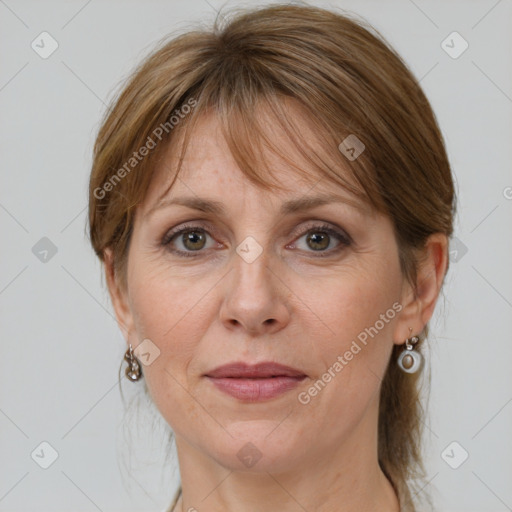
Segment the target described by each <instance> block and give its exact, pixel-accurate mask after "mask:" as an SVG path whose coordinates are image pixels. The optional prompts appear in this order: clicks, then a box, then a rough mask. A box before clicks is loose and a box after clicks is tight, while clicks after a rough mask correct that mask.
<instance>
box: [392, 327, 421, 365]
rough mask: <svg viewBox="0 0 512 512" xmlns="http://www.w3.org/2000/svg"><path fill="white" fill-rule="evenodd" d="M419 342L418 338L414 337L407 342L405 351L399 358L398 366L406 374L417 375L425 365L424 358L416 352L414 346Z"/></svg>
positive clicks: (410, 329)
mask: <svg viewBox="0 0 512 512" xmlns="http://www.w3.org/2000/svg"><path fill="white" fill-rule="evenodd" d="M409 331H410V332H412V328H411V327H409ZM419 340H420V339H419V338H418V336H412V338H408V339H407V340H405V350H404V351H403V352H402V353H401V354H400V356H399V357H398V361H397V363H398V366H399V367H400V369H401V370H402V371H404V372H406V373H416V372H417V371H418V370H419V369H420V367H421V366H422V364H423V356H422V355H421V354H420V353H419V352H416V351H415V350H414V345H415V344H416V343H418V341H419Z"/></svg>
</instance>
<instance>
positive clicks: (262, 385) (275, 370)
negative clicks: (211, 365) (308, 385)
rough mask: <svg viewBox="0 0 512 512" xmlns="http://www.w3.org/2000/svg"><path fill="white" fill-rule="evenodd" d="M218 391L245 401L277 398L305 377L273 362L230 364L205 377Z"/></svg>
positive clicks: (292, 369) (290, 368)
mask: <svg viewBox="0 0 512 512" xmlns="http://www.w3.org/2000/svg"><path fill="white" fill-rule="evenodd" d="M205 377H206V378H207V379H209V380H210V381H211V382H212V383H213V384H214V385H215V387H216V388H217V389H219V390H220V391H222V392H223V393H225V394H228V395H230V396H231V397H233V398H236V399H238V400H241V401H244V402H259V401H263V400H270V399H272V398H276V397H277V396H279V395H282V394H283V393H285V392H287V391H290V390H292V389H294V388H295V387H297V386H298V385H299V383H300V382H301V381H302V380H303V379H305V378H306V377H307V375H306V374H305V373H304V372H302V371H300V370H297V369H296V368H292V367H290V366H285V365H282V364H278V363H273V362H263V363H258V364H255V365H249V364H246V363H229V364H226V365H223V366H219V367H218V368H216V369H215V370H212V371H210V372H208V373H207V374H205Z"/></svg>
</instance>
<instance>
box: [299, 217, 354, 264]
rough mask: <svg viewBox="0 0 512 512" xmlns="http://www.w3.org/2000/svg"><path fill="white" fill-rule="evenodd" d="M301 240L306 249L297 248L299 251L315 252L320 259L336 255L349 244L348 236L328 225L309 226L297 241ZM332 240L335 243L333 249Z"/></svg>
mask: <svg viewBox="0 0 512 512" xmlns="http://www.w3.org/2000/svg"><path fill="white" fill-rule="evenodd" d="M303 238H305V246H306V248H305V249H302V248H301V247H299V249H301V250H305V251H307V252H317V253H319V254H318V256H320V257H323V256H327V255H331V254H333V253H337V252H339V251H341V250H342V249H343V248H345V247H347V246H349V245H350V244H351V240H350V237H349V236H348V235H346V234H345V233H344V232H343V231H341V230H337V229H334V228H333V227H331V226H330V225H328V224H319V225H313V226H311V227H310V228H309V229H308V230H307V231H306V233H304V234H303V235H302V236H301V237H300V238H299V239H298V240H301V239H303ZM333 239H334V241H335V243H334V248H333V247H332V245H333ZM294 245H295V244H294ZM329 248H330V249H329Z"/></svg>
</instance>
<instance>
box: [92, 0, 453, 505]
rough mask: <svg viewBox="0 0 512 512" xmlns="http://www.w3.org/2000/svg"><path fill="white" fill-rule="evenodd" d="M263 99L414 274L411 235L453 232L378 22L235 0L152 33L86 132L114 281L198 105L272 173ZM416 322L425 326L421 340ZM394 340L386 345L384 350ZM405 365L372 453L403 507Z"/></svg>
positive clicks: (98, 232) (255, 169)
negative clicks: (156, 40)
mask: <svg viewBox="0 0 512 512" xmlns="http://www.w3.org/2000/svg"><path fill="white" fill-rule="evenodd" d="M284 100H286V101H284ZM290 102H292V103H293V105H294V107H295V108H297V109H299V110H300V112H301V114H302V116H303V117H302V118H303V119H306V120H307V121H308V123H310V125H311V126H312V127H313V128H314V132H315V133H316V134H321V136H319V137H318V141H319V142H320V144H321V147H322V151H321V152H319V151H317V150H315V149H314V148H313V147H312V145H311V144H309V143H308V140H307V138H305V137H304V136H302V135H301V133H300V131H299V129H298V127H297V126H296V125H295V124H294V122H293V121H292V119H291V118H290V116H289V111H288V110H287V109H286V105H285V104H288V103H290ZM187 105H188V106H189V107H190V108H185V107H186V106H187ZM262 106H265V107H267V108H266V109H265V112H268V113H269V115H271V116H272V119H273V123H275V125H276V126H278V127H280V128H281V129H282V130H284V132H285V133H287V134H288V135H289V137H290V140H291V141H293V143H294V144H295V146H296V148H297V150H298V152H299V153H300V154H301V155H302V157H303V158H304V159H305V160H306V161H309V162H310V163H312V164H313V165H314V166H315V169H318V173H319V176H321V177H323V178H325V179H328V180H331V181H332V182H334V183H336V184H338V185H341V186H343V187H344V188H346V189H347V190H349V191H350V192H351V193H353V194H355V195H356V196H357V197H358V198H359V199H360V200H361V201H365V202H366V203H368V204H370V205H371V206H372V207H373V208H374V209H375V210H376V211H379V212H382V213H384V214H385V215H388V216H389V217H390V219H391V220H392V222H393V225H394V229H395V236H396V240H397V244H398V248H399V254H400V265H401V269H402V272H403V274H404V276H405V277H406V278H407V279H408V280H409V282H410V283H412V284H414V285H416V284H417V283H416V269H417V265H418V254H419V253H420V252H419V251H420V249H421V248H422V247H423V246H424V243H425V241H426V239H427V237H428V236H429V235H431V234H433V233H437V232H441V233H444V234H446V235H447V236H450V235H451V234H452V225H453V215H454V212H455V192H454V186H453V181H452V176H451V171H450V165H449V162H448V158H447V154H446V150H445V147H444V141H443V137H442V135H441V132H440V130H439V127H438V124H437V121H436V118H435V115H434V113H433V111H432V109H431V106H430V104H429V102H428V100H427V98H426V97H425V95H424V93H423V91H422V89H421V88H420V85H419V83H418V81H417V80H416V78H415V77H414V76H413V75H412V73H411V72H410V71H409V70H408V68H407V66H406V65H405V64H404V62H403V61H402V59H401V58H400V56H399V55H398V54H397V53H396V52H395V51H394V50H393V49H392V48H391V47H390V46H389V45H388V44H387V43H386V41H385V39H384V38H383V37H382V35H381V34H380V33H379V32H377V31H376V30H375V29H374V28H373V27H371V26H370V25H369V24H367V23H366V22H364V21H361V20H356V19H355V18H353V17H351V16H350V15H347V14H339V13H335V12H331V11H328V10H324V9H321V8H316V7H312V6H306V5H302V6H297V5H274V6H271V7H266V8H260V9H255V10H249V11H243V12H241V13H237V14H236V16H235V17H234V18H232V19H231V20H227V21H226V22H225V23H219V21H218V20H216V21H215V23H214V26H213V28H212V29H211V30H204V29H197V30H192V31H190V32H188V33H185V34H183V35H180V36H179V37H175V38H174V39H172V40H171V41H167V42H166V41H164V42H162V43H161V45H160V46H159V48H157V49H156V50H155V51H154V52H153V53H152V54H151V55H150V56H149V57H148V58H147V59H145V60H144V62H142V64H141V65H140V66H139V68H138V69H137V70H136V71H135V72H134V73H133V75H132V76H131V77H130V79H129V81H128V83H127V85H126V87H125V88H124V90H123V91H122V93H121V94H120V95H119V97H118V98H116V99H115V101H114V104H113V108H112V109H111V110H110V111H109V112H108V113H107V114H106V118H105V120H104V121H103V124H102V126H101V128H100V131H99V134H98V137H97V140H96V143H95V146H94V162H93V168H92V173H91V178H90V189H89V199H90V202H89V223H90V237H91V243H92V246H93V247H94V250H95V252H96V254H97V255H98V257H99V258H100V259H103V257H104V250H105V249H106V248H111V249H112V250H113V254H114V270H115V273H116V275H117V277H118V279H119V282H120V284H121V285H122V286H126V261H127V254H128V249H129V241H130V234H131V231H132V226H133V220H134V214H135V210H136V207H137V205H138V204H140V202H141V201H142V200H143V199H144V197H145V195H146V192H147V190H148V186H149V183H150V181H151V179H152V176H153V172H154V169H155V166H156V163H157V162H158V161H159V160H160V159H161V158H162V156H163V153H162V152H163V151H164V148H165V147H168V146H169V143H170V142H171V141H174V140H176V139H177V136H178V134H180V135H183V141H184V144H183V147H182V152H181V156H180V162H181V159H182V157H183V155H184V152H185V150H186V144H187V141H188V139H189V137H190V133H192V130H193V127H194V124H195V122H197V120H198V119H199V118H200V116H201V115H203V114H204V113H205V112H207V111H212V112H214V113H215V114H216V115H217V116H218V118H219V120H220V121H221V123H222V124H221V126H222V130H223V134H224V136H225V137H226V140H227V143H228V145H229V148H230V150H231V152H232V154H233V156H234V158H235V160H236V162H237V164H238V165H239V167H240V169H241V170H242V172H244V173H245V175H246V177H247V178H248V179H250V180H251V181H253V182H254V183H257V184H259V185H260V186H262V187H266V188H270V187H275V186H278V185H277V184H276V183H274V182H272V181H271V180H270V171H269V170H268V167H267V166H265V165H264V163H263V162H262V155H263V151H261V148H262V147H266V148H271V149H272V151H274V152H275V153H276V154H281V153H282V150H281V151H280V148H276V147H275V145H273V144H272V140H271V139H270V138H269V137H268V134H266V132H265V126H264V121H263V120H262V119H261V116H260V115H259V113H260V112H261V110H257V109H260V108H261V107H262ZM351 134H352V135H355V136H356V137H357V138H358V139H360V140H361V141H362V142H363V143H364V145H365V150H364V151H363V152H362V153H361V154H360V156H359V157H358V158H357V159H354V160H349V159H347V157H346V155H345V154H342V152H341V151H340V150H339V149H338V145H339V144H340V143H341V142H342V141H343V140H344V139H345V138H346V137H347V136H348V135H351ZM150 141H151V142H150ZM160 141H162V142H161V143H160ZM142 147H146V148H147V150H146V151H142V149H141V148H142ZM134 152H137V157H135V156H134ZM139 152H140V153H141V154H142V153H144V157H143V158H139ZM281 156H282V157H283V158H284V156H283V155H282V154H281ZM289 163H290V165H292V166H293V167H294V168H295V169H296V170H297V172H304V171H303V170H302V169H301V167H300V165H297V163H296V162H292V161H291V160H290V161H289ZM123 170H124V171H123ZM178 172H179V168H178V170H177V171H176V173H175V175H174V180H175V179H176V177H177V175H178ZM306 174H307V175H309V176H310V177H311V172H310V171H309V172H306ZM173 183H174V181H173ZM171 186H172V183H171ZM427 334H428V326H426V327H425V329H424V331H423V333H421V336H420V338H421V341H422V340H423V339H424V337H425V336H426V335H427ZM421 341H420V343H419V344H418V345H417V347H418V349H420V347H421ZM401 350H402V347H401V346H398V345H395V346H394V348H393V354H392V361H395V359H396V357H397V356H398V354H399V352H400V351H401ZM418 379H419V375H418V374H413V375H411V374H404V373H403V372H401V371H399V370H398V369H397V366H396V364H390V365H388V369H387V372H386V374H385V377H384V379H383V382H382V387H381V397H380V411H379V425H378V435H379V440H378V447H379V448H378V449H379V453H378V457H379V463H380V465H381V468H382V470H383V471H384V473H385V474H386V475H387V476H388V478H389V479H390V481H391V482H392V484H393V485H394V486H395V489H396V490H397V492H398V494H399V498H400V500H401V503H402V507H404V505H405V504H406V502H408V503H409V506H410V507H412V501H411V494H410V489H409V487H408V485H407V484H406V482H407V480H408V479H411V478H421V477H422V476H423V475H424V467H423V463H422V457H421V450H420V441H421V435H422V425H423V422H422V416H423V414H424V413H423V411H422V407H421V404H420V400H419V396H418V392H419V390H418V387H419V381H418ZM403 510H405V509H403Z"/></svg>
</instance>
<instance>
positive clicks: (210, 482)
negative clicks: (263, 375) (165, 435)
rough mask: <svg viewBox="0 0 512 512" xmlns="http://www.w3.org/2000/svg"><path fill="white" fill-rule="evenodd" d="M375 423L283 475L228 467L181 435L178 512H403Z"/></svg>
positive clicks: (368, 423) (369, 422) (372, 420)
mask: <svg viewBox="0 0 512 512" xmlns="http://www.w3.org/2000/svg"><path fill="white" fill-rule="evenodd" d="M375 413H376V412H375ZM375 420H376V418H374V416H373V414H370V415H368V416H367V417H366V418H365V419H363V421H362V422H361V423H359V425H356V426H355V428H353V429H352V434H351V435H350V436H348V437H346V439H344V440H340V442H339V443H338V444H337V445H336V448H334V449H333V446H332V445H329V446H327V447H326V448H325V449H322V448H320V449H319V450H313V451H312V452H313V453H314V455H310V456H308V457H305V458H301V459H300V462H299V463H297V460H296V461H295V462H294V463H293V464H290V466H291V467H286V466H285V467H281V468H280V471H273V470H272V467H271V466H270V467H268V468H261V467H260V471H254V469H256V468H257V467H258V465H256V466H255V467H254V469H253V470H251V471H239V470H236V469H230V468H227V467H224V466H222V465H221V464H219V463H218V462H217V461H215V460H214V459H213V458H212V457H209V456H207V455H206V454H205V452H204V451H202V450H199V449H197V448H196V447H194V446H192V445H191V444H189V443H188V442H187V441H186V440H185V439H184V438H183V437H182V436H180V435H178V434H176V446H177V450H178V458H179V462H180V473H181V481H182V495H181V496H180V499H179V500H178V502H177V505H176V507H175V509H174V511H173V512H184V511H189V510H190V511H199V510H208V511H209V512H221V511H222V512H231V511H237V510H246V509H247V505H248V504H253V505H254V506H256V505H257V508H258V511H261V512H267V511H268V512H271V511H275V510H280V511H282V512H292V511H293V512H296V511H297V510H300V509H302V510H315V511H316V512H370V511H375V510H379V512H398V511H399V509H400V507H399V503H398V499H397V496H396V494H395V491H394V489H393V486H392V485H391V483H390V482H389V480H388V479H387V478H386V476H385V475H384V473H383V472H382V470H381V468H380V466H379V464H378V459H377V432H376V428H375V426H376V421H375ZM306 442H307V441H306ZM308 453H311V452H308Z"/></svg>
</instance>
